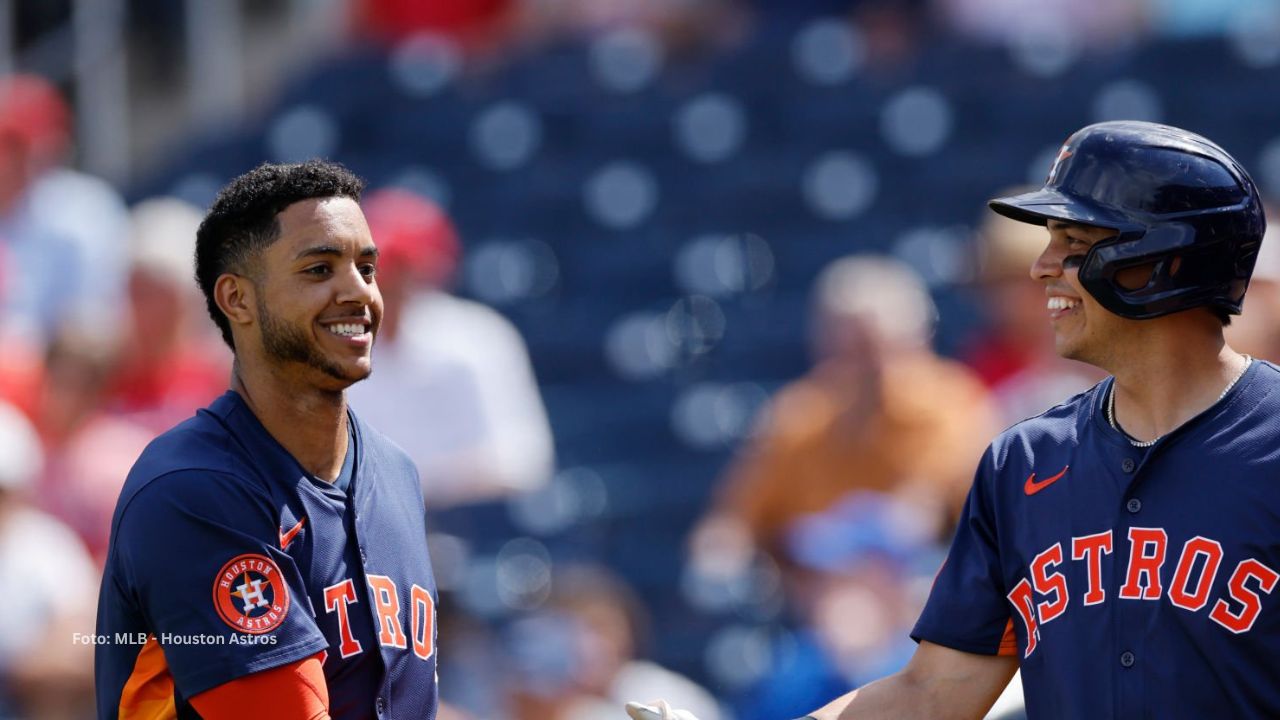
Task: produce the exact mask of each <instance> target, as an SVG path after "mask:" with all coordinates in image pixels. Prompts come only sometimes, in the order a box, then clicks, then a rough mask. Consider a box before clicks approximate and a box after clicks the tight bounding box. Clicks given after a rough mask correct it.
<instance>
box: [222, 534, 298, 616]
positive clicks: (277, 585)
mask: <svg viewBox="0 0 1280 720" xmlns="http://www.w3.org/2000/svg"><path fill="white" fill-rule="evenodd" d="M213 606H214V607H215V608H217V610H218V616H219V617H221V618H222V621H223V622H225V623H226V624H228V625H230V626H231V627H233V628H235V629H236V630H239V631H240V632H246V633H252V634H254V635H260V634H262V633H265V632H270V631H271V630H274V629H276V628H277V627H279V626H280V623H282V622H284V618H285V615H286V614H287V613H288V612H289V588H288V586H287V585H286V584H285V582H284V578H283V577H282V576H281V574H280V568H279V567H278V566H277V565H276V564H275V563H274V562H273V561H272V560H271V559H270V558H268V557H266V556H265V555H252V554H250V555H240V556H238V557H235V558H233V559H232V560H231V561H230V562H228V563H227V564H226V565H223V566H222V569H221V570H219V571H218V576H217V577H216V578H215V579H214V581H213Z"/></svg>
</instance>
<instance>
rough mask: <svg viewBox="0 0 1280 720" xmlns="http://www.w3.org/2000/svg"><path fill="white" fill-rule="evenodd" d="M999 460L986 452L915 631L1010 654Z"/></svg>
mask: <svg viewBox="0 0 1280 720" xmlns="http://www.w3.org/2000/svg"><path fill="white" fill-rule="evenodd" d="M994 475H995V469H994V461H993V454H992V451H991V450H990V449H988V450H987V453H986V454H985V455H984V456H983V459H982V462H981V463H980V464H979V466H978V471H977V474H976V477H975V479H974V482H973V487H972V488H971V489H970V491H969V496H968V499H966V500H965V504H964V509H963V510H962V511H961V514H960V522H959V525H958V527H957V529H956V534H955V538H954V540H952V543H951V550H950V552H949V553H948V554H947V559H946V561H945V562H944V563H943V565H942V568H941V569H940V570H939V571H938V576H937V578H936V579H935V580H934V583H933V589H932V591H930V593H929V600H928V601H927V602H926V603H925V607H924V611H923V612H921V614H920V619H919V620H918V621H917V622H916V626H915V628H914V629H913V630H912V631H911V637H912V638H913V639H915V640H916V641H920V640H928V641H929V642H931V643H935V644H938V645H944V646H946V647H949V648H952V649H955V650H961V651H964V652H971V653H978V654H983V655H995V654H1007V653H1008V650H1009V638H1008V637H1007V632H1008V630H1009V620H1010V609H1009V605H1008V601H1007V600H1006V599H1005V596H1006V592H1007V589H1006V588H1005V587H1004V584H1005V583H1004V581H1003V579H1002V577H1003V576H1002V573H1001V565H1000V544H999V538H998V536H997V527H996V522H995V512H994V507H993V505H992V499H993V496H992V490H993V487H992V483H993V482H994Z"/></svg>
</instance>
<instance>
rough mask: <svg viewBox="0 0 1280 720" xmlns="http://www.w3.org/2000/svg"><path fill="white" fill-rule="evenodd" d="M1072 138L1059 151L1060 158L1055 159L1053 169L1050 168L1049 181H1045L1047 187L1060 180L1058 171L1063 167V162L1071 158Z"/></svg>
mask: <svg viewBox="0 0 1280 720" xmlns="http://www.w3.org/2000/svg"><path fill="white" fill-rule="evenodd" d="M1071 155H1072V150H1071V138H1067V141H1066V142H1065V143H1063V144H1062V149H1061V150H1059V151H1058V156H1057V157H1056V158H1054V159H1053V167H1051V168H1049V179H1048V180H1046V181H1045V184H1046V185H1052V184H1053V181H1054V180H1057V179H1058V169H1059V168H1060V167H1062V161H1063V160H1066V159H1067V158H1069V157H1071Z"/></svg>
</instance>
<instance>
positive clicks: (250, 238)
mask: <svg viewBox="0 0 1280 720" xmlns="http://www.w3.org/2000/svg"><path fill="white" fill-rule="evenodd" d="M362 192H364V181H363V180H361V179H360V178H359V177H357V176H356V175H355V174H354V173H352V172H351V171H350V170H348V169H347V168H345V167H343V166H342V165H340V164H339V163H336V162H329V161H327V160H308V161H307V162H304V163H294V164H288V165H278V164H273V163H263V164H262V165H259V166H258V167H256V168H254V169H252V170H250V171H249V172H247V173H245V174H243V175H241V176H239V177H237V178H235V179H234V180H232V181H231V182H229V183H227V185H226V187H224V188H222V190H221V191H220V192H219V193H218V197H217V198H215V199H214V201H213V206H212V207H210V208H209V212H208V214H207V215H205V217H204V220H203V221H202V222H201V223H200V229H199V230H197V231H196V284H197V285H199V286H200V290H201V292H203V293H204V299H205V304H206V305H207V306H208V308H209V316H210V317H212V318H213V322H214V323H216V324H217V326H218V329H219V330H221V331H222V339H223V340H224V341H226V343H227V345H228V346H230V347H231V349H232V351H234V350H235V349H236V345H235V341H234V340H233V339H232V337H231V323H229V322H228V321H227V317H226V315H223V314H222V310H220V309H219V308H218V303H217V302H216V301H215V300H214V297H213V288H214V285H215V284H216V283H217V281H218V277H219V276H221V275H222V274H223V273H228V272H231V273H236V274H239V275H246V276H249V277H252V278H257V277H258V274H257V273H256V272H255V270H256V268H254V261H255V260H257V257H258V253H260V252H261V251H262V250H263V249H265V248H266V247H268V246H269V245H271V243H273V242H275V241H276V239H278V238H279V237H280V221H279V218H278V216H279V214H280V212H281V211H283V210H284V209H285V208H287V207H289V206H290V205H292V204H294V203H296V202H300V201H302V200H310V199H311V198H327V197H346V198H351V199H352V200H355V201H356V202H359V201H360V194H361V193H362Z"/></svg>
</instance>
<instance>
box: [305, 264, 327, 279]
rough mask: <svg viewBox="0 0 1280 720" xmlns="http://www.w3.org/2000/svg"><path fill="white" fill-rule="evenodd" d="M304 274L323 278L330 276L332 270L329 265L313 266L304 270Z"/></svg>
mask: <svg viewBox="0 0 1280 720" xmlns="http://www.w3.org/2000/svg"><path fill="white" fill-rule="evenodd" d="M302 272H304V273H306V274H307V275H316V276H320V277H323V276H325V275H328V274H329V272H330V270H329V266H328V265H325V264H320V265H312V266H310V267H308V268H306V269H304V270H303V271H302Z"/></svg>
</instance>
